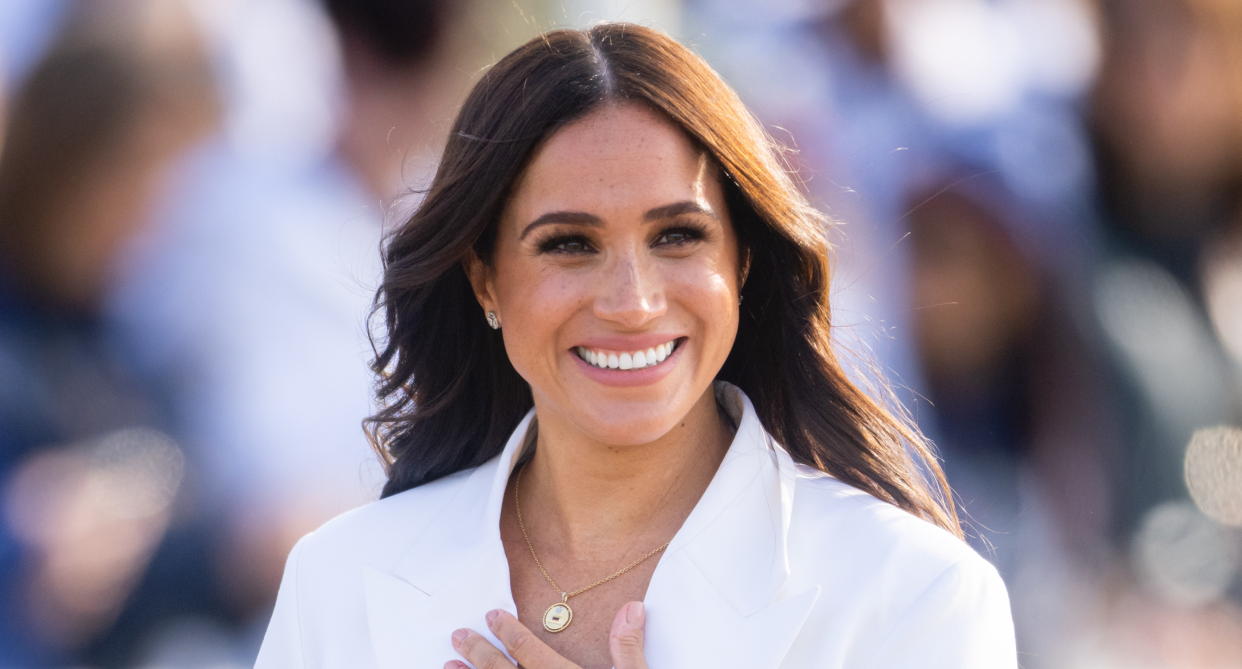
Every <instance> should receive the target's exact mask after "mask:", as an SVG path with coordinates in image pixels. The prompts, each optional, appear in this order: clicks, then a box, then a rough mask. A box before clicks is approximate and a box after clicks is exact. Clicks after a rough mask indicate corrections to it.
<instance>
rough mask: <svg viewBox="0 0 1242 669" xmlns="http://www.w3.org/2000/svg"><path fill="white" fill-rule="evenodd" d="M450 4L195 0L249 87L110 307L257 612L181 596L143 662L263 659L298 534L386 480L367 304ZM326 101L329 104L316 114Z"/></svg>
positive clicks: (412, 169) (417, 137) (421, 126)
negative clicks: (328, 112)
mask: <svg viewBox="0 0 1242 669" xmlns="http://www.w3.org/2000/svg"><path fill="white" fill-rule="evenodd" d="M450 5H451V3H448V2H444V1H442V0H350V1H344V0H342V1H338V0H328V1H325V2H324V3H323V4H322V5H320V4H317V3H313V2H300V1H297V0H269V1H268V2H263V3H238V4H236V5H234V6H232V9H229V8H228V7H224V6H223V5H214V4H211V3H200V4H198V5H196V6H197V8H198V10H197V11H198V12H199V16H200V18H201V19H202V20H203V21H204V23H205V24H207V25H208V26H209V31H210V32H213V34H214V35H215V42H214V43H215V44H216V47H217V49H219V53H220V57H219V60H220V61H222V62H223V69H224V76H223V79H224V80H225V81H226V82H231V83H230V84H229V85H230V86H233V87H234V88H232V89H230V90H231V91H232V92H231V94H230V99H231V103H232V104H234V105H236V106H235V107H230V109H229V110H228V116H227V117H226V127H225V132H224V133H223V134H222V135H221V136H219V137H217V138H215V140H214V141H212V142H211V143H209V144H208V145H207V146H205V147H204V148H203V149H202V150H201V151H200V152H199V155H197V156H196V157H195V160H194V162H193V164H192V165H191V166H190V168H189V169H188V171H187V173H186V175H185V177H184V179H183V180H182V182H183V185H182V187H181V188H180V189H179V190H178V191H177V192H176V193H175V194H174V195H172V196H171V197H170V198H169V202H168V203H167V204H166V206H165V207H164V209H163V211H162V213H161V217H160V224H159V228H158V229H157V230H156V231H155V233H154V234H152V235H151V236H150V237H149V238H147V239H145V240H143V242H142V244H141V245H139V246H138V247H137V249H138V250H137V251H136V256H137V257H138V258H139V260H138V262H137V263H136V267H135V269H134V270H133V271H132V272H131V273H130V274H129V275H128V276H127V278H126V281H125V285H124V286H123V287H122V289H121V290H120V291H118V293H117V295H116V296H115V297H114V299H113V302H112V310H113V314H114V317H115V318H116V319H117V321H118V322H119V323H120V326H121V328H122V331H123V332H125V336H126V339H127V341H128V342H129V344H130V346H131V347H132V351H133V355H134V356H135V357H136V358H137V359H138V360H139V361H140V362H141V364H142V367H143V369H144V372H145V373H147V374H150V375H151V376H152V377H154V378H158V379H161V380H162V384H161V385H162V387H165V388H167V389H168V395H167V399H168V401H169V402H170V404H171V405H172V407H173V411H174V416H175V419H176V422H177V426H178V434H179V436H180V437H181V438H182V441H183V442H184V444H185V448H186V450H187V455H188V457H189V458H190V459H191V460H192V461H194V462H195V463H197V464H199V465H200V466H201V469H202V471H203V472H204V480H203V483H202V486H201V489H200V490H199V491H198V492H199V495H198V497H197V498H196V504H198V511H197V513H198V514H199V515H200V516H201V517H203V518H205V519H208V521H207V522H208V523H209V524H211V525H212V526H213V528H214V529H213V530H212V531H211V535H212V538H211V545H210V546H209V547H207V549H206V550H207V551H208V552H209V556H208V557H207V558H205V559H206V560H207V561H209V562H210V563H211V564H212V569H213V571H214V574H215V579H216V581H217V583H218V584H219V586H218V587H219V596H220V598H221V599H222V600H223V603H224V606H225V607H226V608H227V609H228V611H229V612H230V613H229V616H230V617H231V619H233V620H235V621H237V622H238V623H240V625H232V624H225V625H223V626H221V624H220V623H219V622H218V621H214V622H213V621H210V620H202V619H201V618H200V619H196V618H194V617H193V612H191V611H178V612H174V613H175V615H166V616H165V618H166V621H165V627H166V631H165V632H163V633H160V634H157V635H156V637H155V640H153V641H151V642H150V644H149V645H150V648H151V650H150V651H149V653H148V655H146V656H145V661H147V662H154V663H161V662H170V661H174V660H175V659H176V658H180V657H182V656H184V655H186V654H187V653H189V654H190V655H191V656H193V655H194V654H195V653H193V652H190V651H188V650H186V649H187V648H195V647H198V646H196V645H195V644H198V645H200V646H203V648H204V649H202V650H200V651H197V654H198V655H199V657H200V658H201V657H205V656H206V655H207V653H208V649H206V647H208V646H211V647H213V648H214V647H216V646H220V645H221V644H234V645H237V644H240V645H241V646H246V647H247V648H249V650H247V651H246V652H249V653H250V656H249V657H250V659H249V660H247V661H252V660H253V653H254V652H257V647H258V634H261V632H262V627H263V626H264V625H265V624H266V622H267V617H268V614H269V612H270V610H271V606H272V604H273V602H274V601H275V598H276V591H277V588H278V586H279V580H280V575H281V572H282V569H283V566H284V561H285V557H286V555H287V554H288V551H289V549H290V547H291V546H292V545H293V543H294V542H295V541H296V540H297V539H298V538H299V537H300V536H302V535H303V534H305V533H307V532H309V531H310V530H311V529H313V528H314V527H316V526H318V525H319V524H321V523H322V522H323V521H324V520H326V519H327V518H330V517H332V516H334V515H336V514H338V513H341V512H342V511H344V510H347V509H349V508H352V507H354V506H356V505H358V504H360V503H363V502H365V501H369V500H371V499H374V498H375V497H376V496H377V495H378V485H379V483H380V478H379V477H380V476H381V473H380V467H379V463H378V461H377V459H376V457H375V454H374V452H373V451H372V450H371V448H370V445H369V443H368V442H367V439H366V436H365V434H364V432H363V430H362V427H361V422H362V420H363V418H364V417H366V416H368V415H369V414H371V413H372V405H371V401H370V397H371V396H372V390H371V385H372V381H373V379H372V376H371V372H370V370H369V368H368V364H367V362H368V360H369V359H370V358H371V355H372V352H371V347H370V343H369V341H368V334H367V329H366V321H367V316H368V313H369V310H370V307H371V303H372V299H373V296H374V294H375V293H374V290H375V287H376V286H377V285H378V280H379V277H380V274H381V267H380V264H379V248H380V242H381V237H382V234H383V224H384V221H385V218H386V216H387V215H388V212H389V210H390V208H393V207H399V206H400V204H399V200H400V199H401V196H402V195H403V194H405V193H406V192H408V191H409V190H410V189H411V188H417V187H418V186H419V185H421V183H420V177H421V175H422V173H423V171H424V170H426V169H427V168H428V165H429V163H423V162H420V159H421V158H422V156H423V155H424V154H425V153H426V154H430V153H432V152H433V151H434V147H435V146H436V145H437V144H438V143H439V142H440V141H442V137H441V134H442V129H441V127H440V126H439V125H437V120H438V119H439V118H442V117H443V116H447V107H448V106H449V105H450V104H451V102H446V100H451V99H452V96H454V95H455V94H457V93H458V91H457V90H456V89H455V88H454V86H455V85H458V84H459V83H460V82H459V78H458V73H457V72H456V71H455V70H454V69H453V68H451V67H449V66H447V65H446V64H445V62H444V58H445V57H446V56H445V54H446V52H447V51H448V47H449V46H450V45H449V44H448V41H447V40H446V39H445V38H444V33H445V32H446V31H447V30H448V26H449V19H450V14H451V13H452V12H451V11H450V10H451V7H450ZM230 12H232V13H230ZM338 57H339V61H338ZM315 68H318V70H317V71H315ZM337 68H339V70H340V71H341V72H343V75H344V77H343V80H342V81H335V83H334V79H333V77H335V74H334V73H335V72H337ZM247 87H249V88H247ZM309 89H314V90H309ZM256 95H257V96H264V97H262V99H261V100H259V101H258V103H261V104H267V105H268V108H267V111H263V110H260V112H261V113H268V114H269V115H271V114H273V113H279V114H286V115H285V116H270V117H269V118H267V119H266V120H264V119H259V120H258V121H256V114H257V113H260V112H255V111H254V110H253V109H252V108H247V107H246V105H247V104H251V105H252V106H253V105H254V104H255V101H254V100H248V99H247V96H256ZM336 95H339V96H340V97H339V98H338V97H334V96H336ZM289 99H292V100H294V101H295V102H296V103H297V104H292V105H291V104H289V102H288V100H289ZM319 100H326V102H324V103H323V104H324V107H325V109H331V108H335V109H336V110H337V112H336V116H335V120H334V121H333V122H331V123H323V122H322V119H318V120H317V119H316V118H313V115H308V114H307V113H306V112H308V109H307V108H309V107H313V106H314V105H313V104H310V103H314V102H315V101H319ZM308 101H309V102H308ZM273 109H275V112H272V110H273ZM309 111H310V112H314V111H315V110H314V109H309ZM299 114H301V115H299ZM260 121H262V123H260ZM264 123H265V124H264ZM316 123H319V125H316ZM281 142H284V143H281ZM179 616H180V617H184V618H185V619H183V620H177V618H178V617H179ZM248 629H249V630H251V632H247V631H246V630H248ZM251 634H253V641H250V639H251V638H252V636H250V635H251ZM212 639H214V641H212ZM247 644H251V645H252V646H253V647H250V646H247ZM213 652H214V651H213ZM170 658H171V659H170ZM196 661H199V662H201V661H203V660H201V659H200V660H196ZM230 661H238V660H236V659H233V660H230Z"/></svg>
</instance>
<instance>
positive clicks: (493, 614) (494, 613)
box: [483, 609, 500, 627]
mask: <svg viewBox="0 0 1242 669" xmlns="http://www.w3.org/2000/svg"><path fill="white" fill-rule="evenodd" d="M483 617H484V618H486V619H487V626H488V627H491V626H492V623H494V622H496V619H497V618H499V617H500V609H492V610H491V611H488V612H487V615H485V616H483Z"/></svg>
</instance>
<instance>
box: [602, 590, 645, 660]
mask: <svg viewBox="0 0 1242 669" xmlns="http://www.w3.org/2000/svg"><path fill="white" fill-rule="evenodd" d="M646 624H647V609H646V607H644V606H643V603H642V602H630V603H629V604H626V605H625V606H622V607H621V610H620V611H617V617H616V618H613V620H612V632H611V633H609V635H608V651H609V652H610V653H612V664H613V667H615V668H616V669H647V658H646V657H644V656H643V625H646Z"/></svg>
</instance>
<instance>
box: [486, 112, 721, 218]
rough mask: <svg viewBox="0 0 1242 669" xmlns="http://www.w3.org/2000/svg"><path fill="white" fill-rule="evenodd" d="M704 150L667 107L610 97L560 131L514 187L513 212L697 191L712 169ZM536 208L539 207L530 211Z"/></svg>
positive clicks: (687, 195)
mask: <svg viewBox="0 0 1242 669" xmlns="http://www.w3.org/2000/svg"><path fill="white" fill-rule="evenodd" d="M709 162H710V161H708V160H707V156H706V154H705V153H704V152H703V151H702V150H700V149H699V148H697V147H696V146H695V145H694V144H693V143H692V142H691V141H690V139H689V138H688V137H687V136H686V134H685V133H684V132H683V131H682V130H681V129H680V128H678V127H676V126H674V125H673V124H672V123H671V122H670V121H668V119H666V118H665V117H664V116H663V115H661V114H659V113H658V112H655V111H653V110H650V109H647V108H646V107H642V106H639V105H632V104H624V105H610V106H607V107H603V108H601V109H598V110H596V111H593V112H591V113H590V114H588V115H587V116H585V117H583V118H582V119H579V120H577V121H575V122H573V123H571V124H570V125H568V126H566V127H564V128H562V129H561V130H559V131H557V132H556V133H555V134H553V135H552V137H550V138H549V139H548V141H547V142H545V143H544V145H543V146H542V147H541V148H540V149H539V151H538V152H537V153H536V154H535V156H534V158H533V159H532V160H531V162H530V165H529V166H528V167H527V168H526V171H525V173H524V174H523V175H522V179H521V180H520V181H519V182H518V184H517V188H516V189H515V191H514V194H513V199H512V201H511V205H512V206H513V207H514V208H515V209H517V210H521V211H517V212H515V213H521V214H529V213H533V214H534V215H539V214H540V213H543V212H544V211H552V210H560V209H564V210H573V211H587V212H595V211H597V210H601V209H608V208H612V207H618V206H632V207H634V208H641V207H644V206H648V205H651V206H659V205H661V204H667V203H668V202H669V201H677V200H686V199H699V198H702V197H703V196H704V192H703V191H704V189H705V188H706V187H707V182H708V181H711V180H710V179H709V178H708V177H709V176H711V174H710V170H709V169H708V164H709ZM531 209H538V210H539V211H525V210H531Z"/></svg>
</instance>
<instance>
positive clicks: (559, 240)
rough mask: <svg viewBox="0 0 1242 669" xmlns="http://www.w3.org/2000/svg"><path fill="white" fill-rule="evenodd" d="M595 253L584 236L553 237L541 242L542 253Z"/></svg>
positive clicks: (540, 250)
mask: <svg viewBox="0 0 1242 669" xmlns="http://www.w3.org/2000/svg"><path fill="white" fill-rule="evenodd" d="M594 251H595V247H593V246H591V241H590V240H589V239H587V238H586V237H584V236H582V235H552V236H550V237H548V238H547V239H544V240H542V241H540V242H539V252H540V253H562V254H567V255H580V254H585V253H592V252H594Z"/></svg>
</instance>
